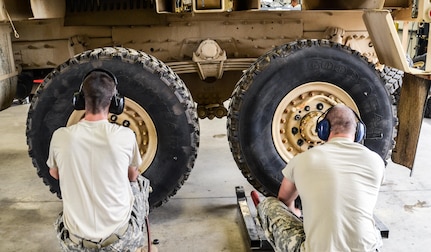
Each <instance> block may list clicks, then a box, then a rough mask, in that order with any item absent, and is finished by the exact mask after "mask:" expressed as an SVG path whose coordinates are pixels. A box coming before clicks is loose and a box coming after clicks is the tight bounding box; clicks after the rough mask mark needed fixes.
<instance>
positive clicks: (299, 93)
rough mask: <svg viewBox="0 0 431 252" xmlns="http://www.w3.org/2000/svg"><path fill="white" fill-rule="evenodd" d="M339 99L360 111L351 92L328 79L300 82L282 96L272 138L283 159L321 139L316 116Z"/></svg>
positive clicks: (317, 142) (275, 115) (315, 143)
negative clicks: (348, 92) (326, 80)
mask: <svg viewBox="0 0 431 252" xmlns="http://www.w3.org/2000/svg"><path fill="white" fill-rule="evenodd" d="M339 103H343V104H345V105H347V106H349V107H350V108H352V109H353V110H354V111H355V112H356V113H358V115H359V111H358V107H357V106H356V103H355V102H354V101H353V99H352V98H351V97H350V95H349V94H347V93H346V92H345V91H344V90H343V89H341V88H339V87H338V86H336V85H333V84H330V83H327V82H310V83H307V84H303V85H301V86H299V87H297V88H295V89H293V90H292V91H290V92H289V93H288V94H287V95H286V96H285V97H284V98H283V99H282V100H281V102H280V103H279V105H278V106H277V109H276V110H275V113H274V117H273V121H272V138H273V141H274V145H275V148H276V149H277V152H278V153H279V154H280V156H281V158H282V159H283V160H284V161H285V162H286V163H288V162H289V161H290V160H291V159H292V158H293V157H294V156H295V155H297V154H299V153H301V152H304V151H306V150H307V149H309V148H312V147H313V146H316V145H319V144H322V143H323V141H322V140H321V139H320V138H319V137H318V136H317V132H316V131H315V129H316V123H317V120H318V119H319V117H320V116H321V115H322V114H323V113H324V112H325V111H326V110H327V109H328V108H330V107H332V106H334V105H336V104H339Z"/></svg>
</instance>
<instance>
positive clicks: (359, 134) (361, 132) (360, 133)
mask: <svg viewBox="0 0 431 252" xmlns="http://www.w3.org/2000/svg"><path fill="white" fill-rule="evenodd" d="M355 114H356V113H355ZM356 117H357V118H358V119H359V121H358V124H356V133H355V142H360V141H362V139H364V138H365V132H366V130H365V124H364V123H363V122H362V120H361V119H360V118H359V116H358V115H356Z"/></svg>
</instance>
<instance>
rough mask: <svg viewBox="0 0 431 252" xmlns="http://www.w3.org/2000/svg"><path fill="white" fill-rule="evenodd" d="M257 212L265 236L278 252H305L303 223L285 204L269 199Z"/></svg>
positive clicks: (264, 201)
mask: <svg viewBox="0 0 431 252" xmlns="http://www.w3.org/2000/svg"><path fill="white" fill-rule="evenodd" d="M257 211H258V215H259V220H260V222H261V225H262V227H263V230H264V231H265V236H266V238H267V239H268V241H269V243H270V244H271V245H272V247H273V248H274V250H275V251H276V252H287V251H288V252H290V251H294V252H295V251H301V250H302V251H303V246H304V241H305V233H304V226H303V222H302V220H301V219H300V218H298V217H297V216H296V215H295V214H294V213H292V212H291V211H290V210H289V209H288V208H287V206H286V205H285V204H284V203H283V202H281V201H280V200H278V199H276V198H274V197H267V198H265V199H264V200H263V201H262V202H260V203H259V205H258V206H257Z"/></svg>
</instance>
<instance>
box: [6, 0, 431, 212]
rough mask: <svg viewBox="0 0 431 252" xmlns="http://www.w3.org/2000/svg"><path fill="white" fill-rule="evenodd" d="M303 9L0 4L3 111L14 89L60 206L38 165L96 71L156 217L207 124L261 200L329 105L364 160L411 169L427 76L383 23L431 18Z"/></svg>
mask: <svg viewBox="0 0 431 252" xmlns="http://www.w3.org/2000/svg"><path fill="white" fill-rule="evenodd" d="M301 4H302V10H301V11H294V10H289V9H288V8H285V5H283V3H282V2H281V3H280V5H278V6H275V7H274V6H271V5H270V6H268V5H267V4H265V5H264V4H262V3H260V2H259V1H257V0H250V1H239V0H0V5H1V9H0V21H1V23H0V34H1V37H0V43H1V52H0V59H1V69H0V71H1V72H0V83H1V85H0V97H1V98H0V102H1V104H2V108H5V107H7V106H9V105H10V103H11V100H12V99H13V97H14V96H15V95H14V94H13V92H14V90H16V86H17V85H18V89H20V90H28V91H25V92H23V93H34V96H33V98H32V100H31V105H30V108H29V111H28V118H27V131H26V134H27V143H28V147H29V154H30V156H31V158H32V160H33V164H34V166H35V167H36V169H37V174H38V175H39V176H40V177H41V178H42V179H43V182H44V183H45V184H47V185H48V186H49V188H50V191H51V192H53V193H56V194H57V195H58V196H59V197H61V192H60V188H59V184H58V181H56V180H55V179H53V178H52V177H50V175H49V172H48V167H47V166H46V163H45V162H46V159H47V156H48V149H49V143H50V139H51V136H52V133H53V132H54V131H55V130H56V129H58V128H59V127H63V126H67V125H72V124H74V123H77V122H78V121H79V120H80V119H82V118H83V115H84V114H83V111H77V110H74V107H73V105H72V98H73V94H74V93H75V92H77V91H78V90H79V88H80V85H81V83H82V79H83V76H84V75H85V74H86V73H87V72H88V71H90V70H91V69H94V68H105V69H107V70H109V71H111V72H112V73H113V74H114V75H115V76H116V77H117V79H118V83H119V84H118V91H119V92H120V93H121V94H122V95H124V96H125V99H126V102H125V110H124V112H123V113H122V114H120V115H114V114H111V115H110V121H111V122H112V123H117V124H121V125H124V126H126V127H130V128H131V129H132V130H133V131H134V132H135V134H136V139H137V142H138V145H139V148H140V153H141V156H142V158H143V160H144V162H143V164H142V166H141V167H140V171H141V173H142V174H143V175H145V176H146V177H148V178H149V179H150V180H151V183H152V189H153V191H152V193H151V196H150V204H151V206H152V207H153V208H154V207H158V206H160V205H162V204H163V203H164V202H166V201H167V200H168V199H169V198H170V197H172V196H173V195H175V193H176V192H177V191H178V190H179V189H180V187H181V186H182V185H183V183H184V182H185V181H186V180H187V178H188V176H189V174H190V172H191V171H192V168H193V165H194V162H195V160H196V157H197V154H198V148H199V119H204V118H209V119H213V118H222V117H225V116H227V135H228V141H229V145H230V148H231V151H232V154H233V158H234V159H235V161H236V163H237V165H238V167H239V169H240V170H241V172H242V173H243V175H244V176H245V178H247V180H248V181H249V182H250V183H251V184H252V185H253V186H254V187H255V188H256V189H257V190H259V191H260V192H262V193H263V194H265V195H273V194H276V192H277V191H278V187H279V184H280V181H281V179H282V174H281V169H282V168H283V167H284V166H285V165H286V163H288V162H289V160H290V159H291V158H292V157H294V156H295V155H297V154H298V153H301V152H303V151H305V150H307V149H309V148H312V147H313V146H316V145H319V144H322V143H323V142H322V141H321V140H320V139H319V138H318V136H317V134H316V132H315V125H316V120H317V119H318V118H319V117H320V116H321V115H322V114H323V113H324V112H325V111H326V110H327V109H328V108H330V107H331V106H333V105H335V104H337V103H344V104H346V105H348V106H350V107H351V108H352V109H354V110H355V111H356V112H357V113H358V114H359V115H360V116H361V118H362V120H363V121H364V122H365V124H366V126H367V133H366V140H365V141H364V144H365V145H366V146H368V147H369V148H370V149H372V150H374V151H376V152H377V153H378V154H379V155H380V156H381V157H382V158H384V159H385V160H387V159H389V158H390V157H392V160H393V161H394V162H396V163H400V164H402V165H404V166H406V167H408V168H410V169H411V168H412V167H413V163H414V156H415V152H416V146H417V141H418V135H419V130H420V127H421V122H422V116H423V108H424V103H425V99H426V96H427V93H428V90H429V83H428V80H427V78H428V75H427V73H428V72H429V70H427V69H425V70H418V69H413V68H412V67H411V65H409V64H408V61H407V60H406V50H405V47H404V44H405V43H403V41H402V40H403V39H400V36H399V33H401V34H404V33H403V32H401V31H399V30H398V29H397V28H396V26H395V23H394V20H396V21H400V22H429V20H430V16H429V9H430V7H431V4H430V3H429V2H427V1H424V0H415V1H408V0H387V1H383V0H380V1H374V0H373V1H371V0H351V1H319V0H303V1H302V2H301ZM403 37H404V36H401V38H403ZM37 80H43V81H41V82H42V83H39V82H38V81H37ZM35 83H36V84H37V85H35ZM401 83H402V86H401ZM34 87H37V89H36V88H34ZM31 90H33V91H31ZM225 104H229V105H228V106H227V107H226V106H225ZM216 155H217V153H214V156H215V158H216Z"/></svg>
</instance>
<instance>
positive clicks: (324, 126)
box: [316, 107, 366, 142]
mask: <svg viewBox="0 0 431 252" xmlns="http://www.w3.org/2000/svg"><path fill="white" fill-rule="evenodd" d="M331 109H332V107H331V108H329V109H328V110H326V112H325V113H323V114H322V115H321V116H319V118H317V124H316V132H317V136H318V137H319V138H320V139H322V140H323V141H327V140H328V138H329V133H330V131H331V124H330V123H329V120H328V119H326V115H327V114H328V112H329V111H330V110H331ZM352 111H353V113H354V114H355V116H356V118H357V119H358V123H357V124H356V132H355V142H360V141H362V140H363V139H365V132H366V127H365V123H364V122H363V121H362V119H361V118H360V117H359V115H358V114H357V113H356V112H355V111H354V110H353V109H352ZM322 117H323V119H321V120H320V118H322Z"/></svg>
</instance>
